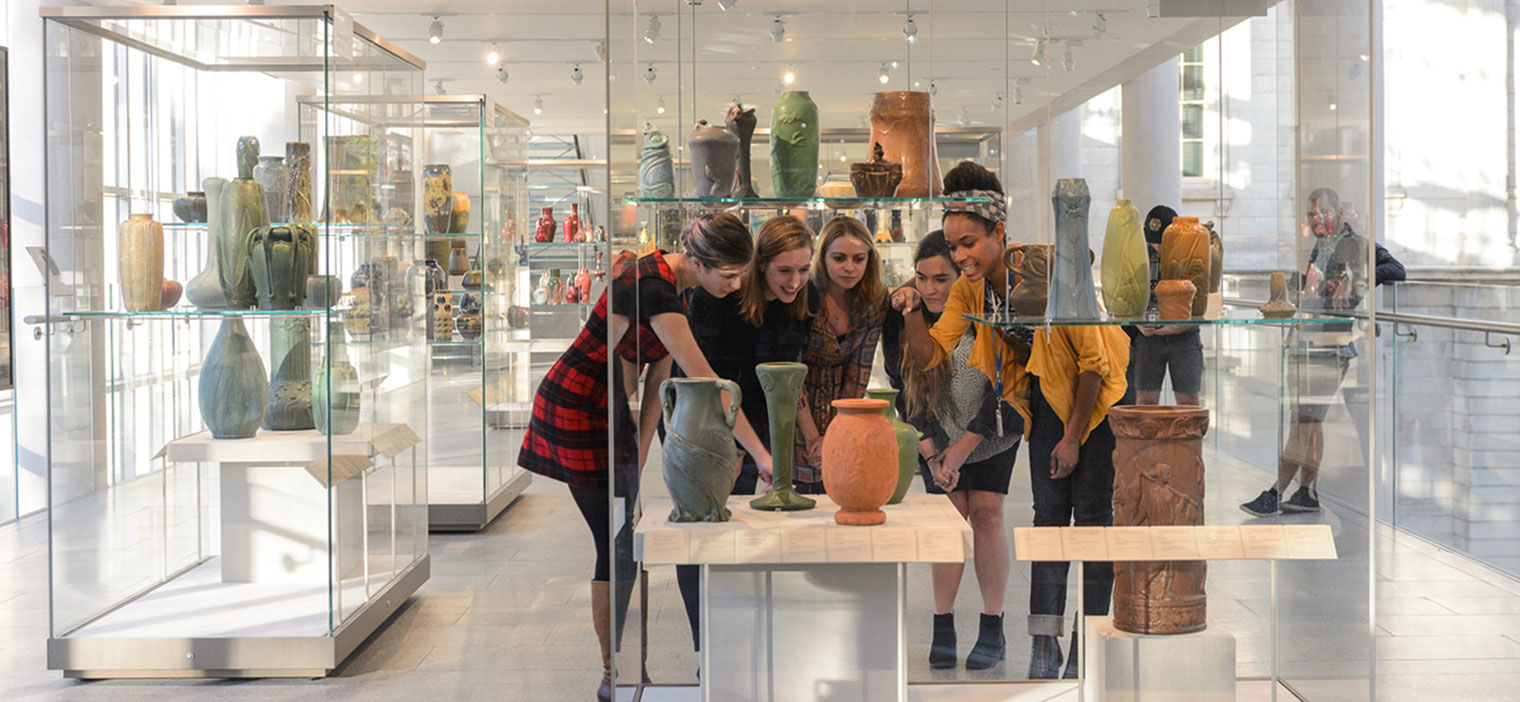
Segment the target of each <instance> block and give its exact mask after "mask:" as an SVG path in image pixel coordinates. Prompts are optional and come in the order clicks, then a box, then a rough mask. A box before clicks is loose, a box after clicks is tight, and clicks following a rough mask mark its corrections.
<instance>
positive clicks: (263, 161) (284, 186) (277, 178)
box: [253, 156, 291, 222]
mask: <svg viewBox="0 0 1520 702" xmlns="http://www.w3.org/2000/svg"><path fill="white" fill-rule="evenodd" d="M253 179H254V180H256V181H258V183H259V185H260V186H262V187H263V188H264V213H265V215H267V216H268V217H269V221H271V222H288V221H290V181H291V174H290V168H289V167H288V166H286V165H285V157H284V156H260V157H259V165H257V166H254V168H253Z"/></svg>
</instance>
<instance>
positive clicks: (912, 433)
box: [866, 388, 918, 505]
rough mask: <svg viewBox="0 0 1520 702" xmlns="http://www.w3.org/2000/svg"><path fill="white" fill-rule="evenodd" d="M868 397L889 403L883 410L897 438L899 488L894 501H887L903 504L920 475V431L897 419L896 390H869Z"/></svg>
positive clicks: (894, 492) (893, 492)
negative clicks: (915, 478)
mask: <svg viewBox="0 0 1520 702" xmlns="http://www.w3.org/2000/svg"><path fill="white" fill-rule="evenodd" d="M866 397H868V398H871V399H873V400H886V401H887V408H886V409H884V410H882V414H885V415H887V423H888V424H891V425H892V433H893V434H894V435H895V436H896V437H897V487H896V489H894V490H892V499H889V500H887V504H889V505H895V504H897V503H899V502H902V500H903V496H904V495H907V494H908V488H909V487H911V486H912V485H913V476H914V475H916V474H918V430H917V429H914V428H913V425H912V424H909V423H907V422H904V421H903V420H901V419H898V418H897V391H896V390H893V389H892V388H867V389H866Z"/></svg>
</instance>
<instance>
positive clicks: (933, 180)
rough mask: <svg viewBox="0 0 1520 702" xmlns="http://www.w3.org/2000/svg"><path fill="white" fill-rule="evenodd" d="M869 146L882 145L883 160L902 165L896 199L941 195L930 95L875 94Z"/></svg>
mask: <svg viewBox="0 0 1520 702" xmlns="http://www.w3.org/2000/svg"><path fill="white" fill-rule="evenodd" d="M871 143H873V144H881V148H882V150H883V152H884V154H885V158H886V160H888V161H892V162H894V163H900V164H902V172H903V177H902V182H901V183H899V184H898V186H897V197H931V196H935V195H939V194H940V192H941V181H940V176H939V151H938V149H937V147H936V146H935V143H934V108H933V107H932V104H931V100H930V97H929V93H926V92H921V91H914V90H898V91H890V92H884V93H876V95H875V96H874V97H873V98H872V100H871Z"/></svg>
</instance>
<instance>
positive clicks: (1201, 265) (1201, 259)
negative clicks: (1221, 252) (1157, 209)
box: [1161, 217, 1213, 317]
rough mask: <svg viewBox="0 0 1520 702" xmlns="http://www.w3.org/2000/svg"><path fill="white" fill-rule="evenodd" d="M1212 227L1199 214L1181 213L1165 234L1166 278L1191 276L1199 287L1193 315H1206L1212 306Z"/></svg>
mask: <svg viewBox="0 0 1520 702" xmlns="http://www.w3.org/2000/svg"><path fill="white" fill-rule="evenodd" d="M1212 257H1213V254H1212V252H1211V251H1210V250H1209V230H1207V229H1205V228H1204V226H1203V225H1202V224H1199V223H1198V218H1197V217H1177V218H1176V219H1173V220H1172V224H1171V225H1170V226H1168V227H1167V228H1166V231H1165V232H1162V234H1161V278H1162V280H1191V281H1193V287H1194V289H1196V290H1197V291H1198V294H1197V295H1194V296H1193V309H1192V312H1193V314H1192V316H1194V317H1202V316H1203V313H1204V311H1205V310H1207V309H1208V306H1209V296H1208V290H1209V261H1210V259H1211V258H1212Z"/></svg>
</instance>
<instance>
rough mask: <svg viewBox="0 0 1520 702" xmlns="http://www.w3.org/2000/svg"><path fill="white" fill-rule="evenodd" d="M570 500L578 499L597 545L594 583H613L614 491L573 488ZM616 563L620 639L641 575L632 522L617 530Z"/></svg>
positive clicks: (582, 514)
mask: <svg viewBox="0 0 1520 702" xmlns="http://www.w3.org/2000/svg"><path fill="white" fill-rule="evenodd" d="M570 497H572V498H574V499H575V506H576V507H577V508H579V509H580V511H581V518H582V519H584V520H586V526H587V527H590V529H591V538H592V540H593V541H594V542H595V543H596V573H595V574H594V575H592V576H591V579H592V580H595V581H600V582H606V581H608V580H611V577H610V576H611V574H612V560H613V554H612V553H611V551H612V550H613V549H612V548H610V547H609V541H610V539H609V538H608V537H610V536H611V535H612V511H611V506H612V491H611V490H610V489H609V488H578V487H574V486H570ZM623 504H624V505H625V507H628V506H631V502H629V501H628V500H624V502H623ZM616 560H617V593H616V594H617V600H616V606H617V636H618V639H619V640H621V639H622V637H623V620H624V619H627V618H628V599H629V597H630V596H632V594H633V579H634V576H636V575H637V574H638V564H637V563H635V562H634V560H633V522H632V521H631V520H626V519H625V520H624V521H623V528H621V529H619V530H618V533H617V543H616Z"/></svg>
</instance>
